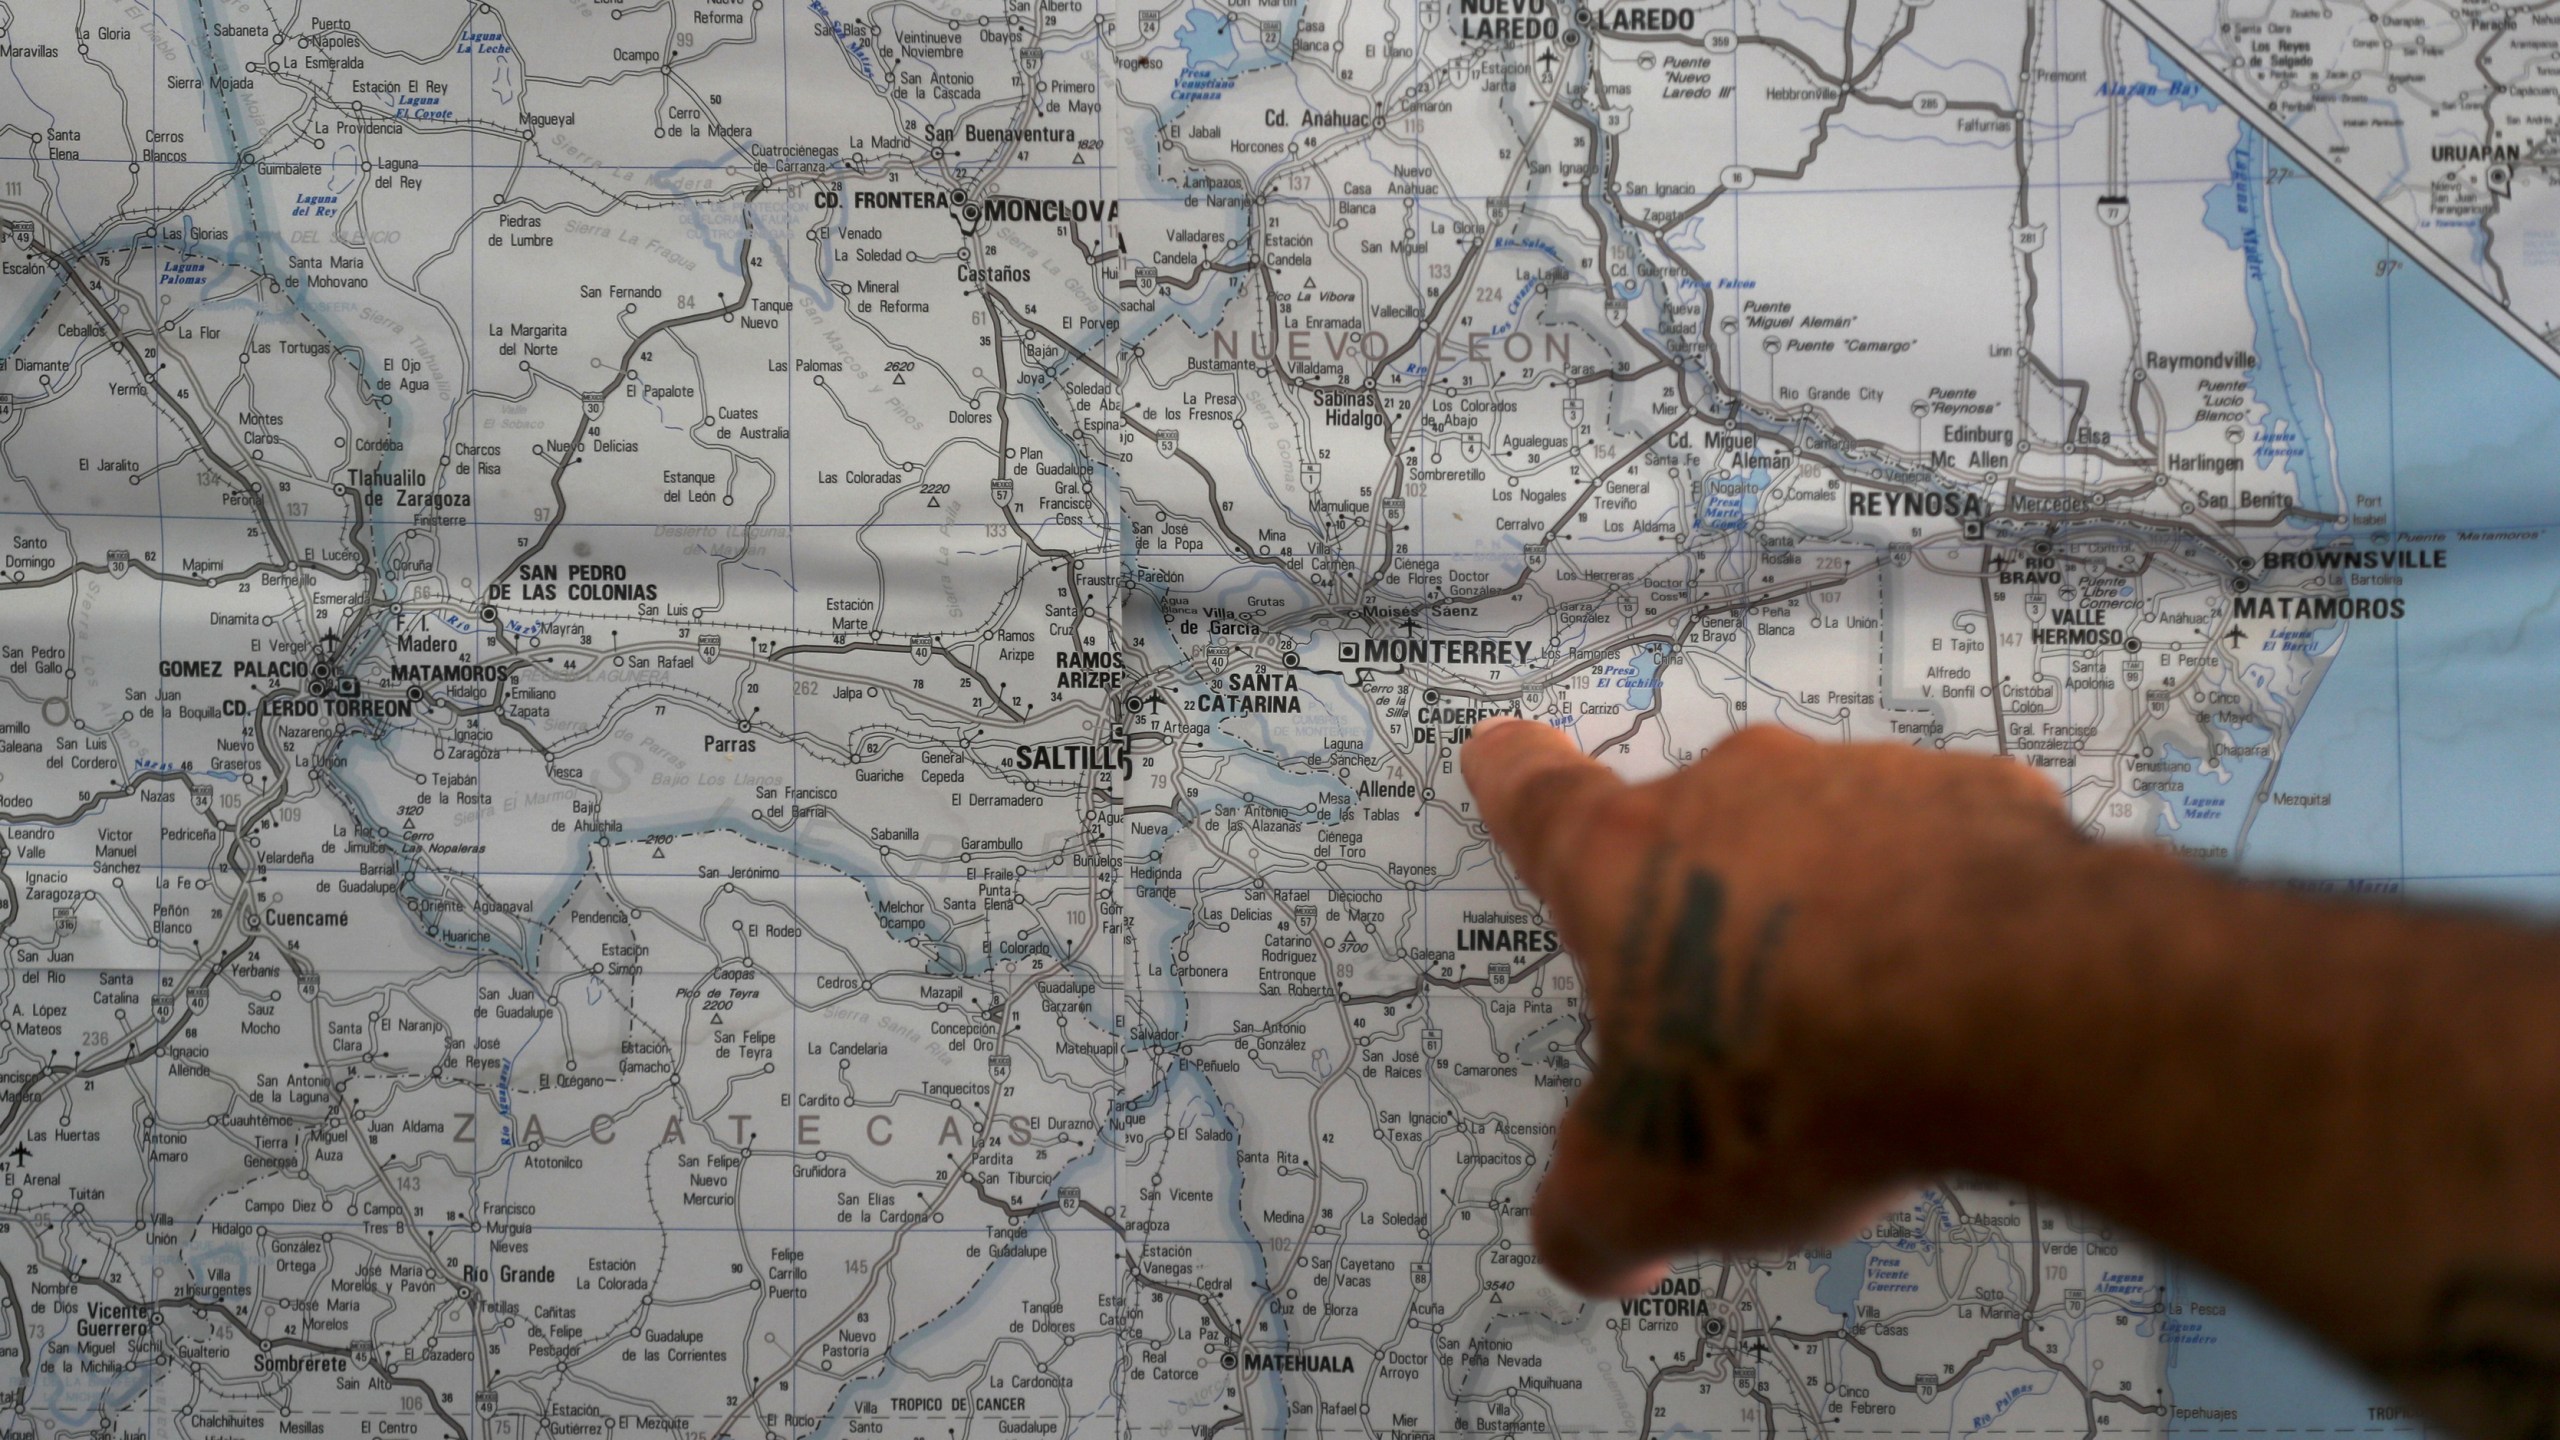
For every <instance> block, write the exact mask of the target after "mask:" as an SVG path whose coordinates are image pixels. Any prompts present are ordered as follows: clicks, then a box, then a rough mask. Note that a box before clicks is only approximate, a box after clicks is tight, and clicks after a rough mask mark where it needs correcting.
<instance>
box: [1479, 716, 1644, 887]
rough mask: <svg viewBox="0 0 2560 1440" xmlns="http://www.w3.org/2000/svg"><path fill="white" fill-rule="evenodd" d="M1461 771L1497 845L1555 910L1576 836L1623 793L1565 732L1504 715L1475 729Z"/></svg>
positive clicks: (1617, 781)
mask: <svg viewBox="0 0 2560 1440" xmlns="http://www.w3.org/2000/svg"><path fill="white" fill-rule="evenodd" d="M1458 771H1459V773H1460V774H1462V775H1464V776H1465V777H1466V781H1467V789H1468V790H1469V791H1471V792H1473V793H1474V795H1475V798H1476V813H1478V814H1480V815H1482V816H1483V817H1484V823H1485V826H1486V828H1488V829H1490V830H1491V831H1492V832H1493V843H1494V844H1496V845H1498V846H1500V847H1502V852H1503V853H1504V854H1505V855H1508V856H1510V857H1511V863H1512V865H1513V867H1514V868H1515V869H1517V870H1518V871H1519V872H1520V878H1521V879H1523V880H1526V881H1527V882H1529V888H1530V889H1532V890H1535V891H1537V892H1538V893H1539V894H1540V895H1541V896H1544V897H1545V898H1546V899H1547V900H1548V901H1549V902H1550V903H1552V902H1554V901H1555V900H1556V899H1557V898H1558V897H1557V896H1556V894H1555V891H1554V886H1555V882H1556V881H1557V880H1558V879H1559V878H1560V876H1559V874H1558V864H1559V861H1560V860H1561V859H1562V858H1563V857H1564V856H1566V855H1569V854H1571V853H1572V851H1573V848H1574V847H1573V846H1572V845H1571V844H1570V843H1568V842H1569V841H1570V840H1571V838H1572V836H1573V834H1574V833H1575V832H1577V831H1579V830H1580V829H1581V828H1582V822H1583V821H1585V820H1586V819H1587V818H1588V817H1589V815H1590V814H1591V811H1592V809H1593V808H1594V807H1595V806H1596V805H1597V804H1598V802H1600V801H1601V800H1603V799H1606V798H1607V797H1609V796H1611V795H1614V794H1616V793H1618V792H1619V791H1622V790H1624V789H1625V788H1626V782H1625V781H1623V780H1620V779H1619V778H1618V777H1617V776H1615V775H1613V774H1611V773H1609V770H1608V767H1606V766H1604V765H1602V764H1601V763H1600V762H1599V761H1597V760H1594V759H1592V758H1591V757H1589V756H1587V755H1585V754H1583V753H1582V748H1581V747H1580V746H1578V745H1576V744H1574V743H1573V740H1572V739H1571V737H1569V736H1567V735H1566V734H1565V733H1564V732H1563V731H1561V730H1557V729H1555V728H1554V727H1553V726H1549V725H1541V724H1538V723H1536V722H1534V721H1528V720H1522V719H1520V718H1518V717H1516V716H1507V715H1506V716H1500V717H1497V718H1495V719H1493V720H1488V721H1486V722H1484V723H1483V724H1481V725H1478V726H1477V727H1476V731H1475V734H1473V735H1472V736H1470V737H1468V740H1467V743H1466V744H1465V746H1463V747H1462V748H1460V750H1459V751H1458Z"/></svg>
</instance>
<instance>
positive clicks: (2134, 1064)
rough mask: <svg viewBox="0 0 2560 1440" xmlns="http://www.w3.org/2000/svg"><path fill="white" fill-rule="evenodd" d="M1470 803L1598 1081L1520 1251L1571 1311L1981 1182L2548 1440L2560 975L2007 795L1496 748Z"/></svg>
mask: <svg viewBox="0 0 2560 1440" xmlns="http://www.w3.org/2000/svg"><path fill="white" fill-rule="evenodd" d="M1460 764H1461V768H1462V769H1463V770H1464V772H1465V775H1466V779H1467V783H1468V787H1469V789H1470V791H1471V792H1472V794H1473V798H1474V803H1475V805H1476V807H1477V810H1478V813H1479V815H1480V816H1481V818H1482V819H1483V821H1484V822H1485V824H1486V826H1487V827H1488V828H1489V830H1490V831H1491V834H1492V837H1493V839H1494V841H1495V843H1496V844H1497V845H1499V846H1500V847H1501V849H1502V851H1503V852H1504V854H1505V855H1506V856H1507V857H1508V859H1509V860H1510V862H1511V864H1512V866H1513V867H1514V869H1515V871H1516V873H1517V874H1518V875H1519V876H1520V878H1521V879H1522V881H1523V882H1524V883H1526V884H1527V885H1528V886H1529V887H1530V888H1531V889H1532V890H1534V891H1536V892H1537V894H1538V895H1539V896H1540V897H1541V898H1543V899H1544V900H1545V901H1546V903H1547V905H1548V908H1549V910H1550V912H1551V913H1552V914H1553V916H1554V918H1555V922H1556V926H1557V929H1558V932H1559V933H1560V935H1561V936H1562V937H1563V939H1564V942H1565V945H1566V947H1567V948H1568V949H1569V950H1570V951H1571V952H1572V954H1573V955H1574V957H1575V960H1576V962H1577V963H1578V964H1579V965H1580V966H1581V968H1582V972H1583V976H1584V980H1585V994H1586V996H1587V997H1588V999H1587V1003H1588V1005H1589V1018H1590V1023H1591V1025H1592V1027H1593V1030H1594V1032H1595V1034H1596V1039H1597V1042H1598V1046H1597V1053H1598V1059H1597V1063H1596V1065H1595V1068H1594V1069H1593V1071H1592V1073H1591V1075H1590V1077H1589V1078H1588V1080H1587V1081H1586V1082H1585V1083H1584V1085H1583V1087H1582V1089H1581V1091H1580V1092H1579V1093H1578V1094H1577V1095H1576V1096H1575V1097H1574V1099H1573V1102H1572V1105H1571V1107H1570V1108H1569V1109H1568V1111H1567V1113H1566V1115H1565V1118H1564V1121H1563V1124H1562V1125H1561V1127H1560V1128H1559V1130H1558V1133H1557V1138H1556V1148H1555V1157H1554V1162H1553V1165H1552V1167H1551V1168H1550V1170H1549V1171H1548V1174H1547V1177H1546V1180H1545V1182H1544V1184H1543V1186H1542V1187H1541V1189H1540V1190H1539V1192H1538V1196H1537V1200H1536V1205H1535V1209H1534V1212H1533V1215H1532V1222H1533V1233H1534V1235H1535V1238H1536V1241H1537V1245H1538V1251H1539V1254H1540V1257H1541V1258H1542V1259H1543V1260H1544V1261H1545V1263H1546V1264H1547V1266H1548V1268H1549V1269H1550V1270H1551V1271H1553V1272H1554V1273H1555V1275H1556V1276H1557V1277H1558V1278H1559V1279H1561V1280H1562V1281H1564V1282H1565V1283H1566V1284H1567V1285H1570V1286H1572V1287H1573V1288H1575V1289H1576V1290H1579V1291H1582V1292H1584V1293H1586V1294H1593V1295H1623V1294H1629V1293H1634V1292H1638V1291H1642V1290H1644V1289H1647V1288H1649V1287H1650V1286H1651V1285H1653V1284H1654V1283H1655V1282H1656V1281H1657V1280H1659V1279H1660V1277H1661V1276H1662V1274H1663V1272H1664V1270H1665V1268H1666V1266H1667V1264H1668V1262H1669V1261H1670V1260H1671V1259H1673V1258H1675V1257H1677V1256H1680V1255H1683V1254H1688V1253H1692V1252H1695V1251H1699V1250H1720V1251H1727V1252H1739V1251H1752V1250H1762V1249H1768V1248H1775V1247H1782V1246H1788V1245H1795V1244H1802V1243H1806V1242H1811V1241H1819V1240H1824V1239H1831V1238H1838V1237H1841V1236H1844V1235H1849V1234H1854V1233H1856V1231H1857V1230H1858V1229H1860V1228H1861V1227H1862V1226H1863V1225H1864V1224H1865V1223H1866V1221H1867V1220H1868V1219H1869V1218H1871V1217H1872V1216H1873V1215H1875V1214H1876V1213H1877V1212H1878V1211H1879V1210H1881V1209H1883V1208H1885V1207H1887V1206H1888V1205H1890V1204H1891V1203H1892V1202H1893V1201H1894V1199H1895V1198H1896V1197H1898V1196H1900V1195H1901V1194H1903V1193H1905V1192H1906V1191H1907V1190H1908V1189H1909V1188H1910V1186H1911V1185H1912V1184H1913V1183H1915V1182H1916V1181H1917V1180H1919V1179H1921V1178H1922V1177H1926V1176H1930V1175H1935V1174H1940V1173H1944V1172H1947V1171H1962V1172H1969V1173H1976V1174H1984V1175H1995V1176H2001V1177H2005V1178H2008V1179H2012V1180H2015V1181H2018V1182H2020V1183H2023V1184H2025V1185H2027V1186H2030V1187H2033V1188H2035V1189H2038V1190H2041V1191H2045V1192H2047V1193H2050V1194H2053V1195H2056V1196H2059V1197H2061V1198H2063V1199H2066V1200H2069V1201H2071V1202H2074V1203H2076V1204H2079V1205H2082V1206H2084V1207H2086V1208H2089V1209H2091V1210H2095V1211H2098V1212H2100V1213H2103V1214H2106V1215H2108V1216H2110V1217H2112V1218H2114V1219H2116V1220H2118V1221H2120V1222H2122V1223H2124V1224H2127V1225H2129V1226H2131V1227H2133V1228H2135V1229H2137V1230H2139V1231H2141V1232H2143V1233H2145V1234H2148V1235H2149V1236H2151V1237H2152V1238H2153V1239H2155V1240H2157V1241H2158V1242H2160V1243H2162V1244H2164V1245H2167V1246H2169V1247H2171V1248H2173V1249H2176V1250H2179V1251H2182V1252H2184V1253H2185V1254H2187V1255H2190V1256H2192V1257H2194V1258H2195V1259H2197V1260H2199V1261H2202V1262H2203V1263H2205V1264H2207V1265H2209V1266H2211V1267H2213V1268H2214V1269H2216V1270H2219V1271H2220V1272H2222V1273H2223V1274H2225V1275H2227V1276H2229V1277H2231V1278H2232V1279H2234V1280H2237V1281H2239V1282H2240V1283H2241V1284H2243V1285H2245V1286H2247V1287H2249V1288H2250V1289H2252V1290H2253V1291H2255V1292H2256V1293H2257V1294H2259V1295H2260V1296H2262V1297H2264V1298H2265V1299H2266V1300H2268V1301H2269V1302H2270V1303H2272V1304H2274V1305H2275V1306H2277V1307H2279V1308H2281V1309H2283V1310H2285V1311H2287V1312H2289V1313H2290V1314H2292V1315H2293V1316H2294V1318H2296V1319H2297V1320H2298V1321H2300V1322H2301V1323H2302V1324H2303V1325H2304V1326H2305V1327H2306V1328H2308V1329H2310V1330H2312V1331H2314V1332H2315V1333H2317V1334H2319V1335H2321V1336H2323V1337H2325V1338H2326V1339H2327V1340H2328V1341H2330V1342H2331V1343H2332V1344H2334V1345H2335V1346H2337V1347H2338V1348H2339V1349H2340V1350H2341V1351H2342V1352H2343V1353H2345V1354H2346V1355H2348V1356H2350V1357H2352V1358H2353V1359H2355V1360H2356V1361H2357V1362H2359V1363H2360V1364H2362V1365H2363V1366H2365V1367H2366V1368H2367V1369H2369V1370H2370V1371H2372V1372H2373V1373H2374V1374H2375V1375H2377V1376H2378V1377H2380V1378H2381V1379H2383V1380H2384V1381H2385V1382H2386V1383H2389V1384H2391V1385H2393V1386H2395V1387H2396V1388H2398V1389H2399V1390H2401V1391H2402V1393H2404V1394H2405V1395H2406V1396H2407V1397H2408V1398H2409V1399H2410V1400H2412V1401H2413V1402H2415V1403H2417V1404H2419V1405H2420V1406H2422V1407H2424V1408H2426V1409H2428V1410H2429V1411H2430V1412H2431V1413H2433V1414H2434V1415H2435V1416H2437V1417H2438V1418H2440V1419H2442V1420H2444V1421H2446V1422H2448V1423H2450V1424H2452V1425H2454V1426H2455V1427H2456V1428H2459V1429H2461V1430H2464V1431H2466V1432H2468V1433H2470V1434H2473V1435H2479V1436H2526V1435H2532V1436H2550V1435H2553V1434H2555V1433H2560V939H2555V937H2554V936H2552V935H2551V934H2550V933H2548V932H2545V931H2542V930H2538V929H2535V928H2532V927H2529V926H2525V925H2521V924H2516V923H2512V922H2508V921H2504V920H2500V919H2497V918H2494V917H2489V916H2483V915H2472V914H2463V913H2454V912H2445V911H2431V910H2426V909H2421V908H2416V907H2408V906H2400V905H2390V904H2382V903H2375V902H2369V901H2342V900H2337V899H2331V898H2325V897H2315V896H2311V895H2307V894H2302V893H2298V892H2294V891H2288V890H2285V889H2280V888H2276V887H2273V886H2268V885H2262V884H2253V883H2247V882H2243V881H2239V880H2236V879H2233V878H2231V877H2228V876H2224V875H2219V874H2215V873H2212V872H2208V871H2204V870H2201V869H2198V868H2196V867H2193V866H2191V865H2188V864H2186V863H2184V862H2182V861H2180V860H2178V859H2177V858H2176V857H2174V856H2172V855H2170V854H2168V853H2167V852H2165V851H2163V850H2160V849H2156V848H2153V847H2148V846H2133V845H2120V844H2103V843H2097V842H2093V841H2090V840H2088V839H2086V838H2084V837H2083V836H2081V835H2080V833H2079V832H2078V830H2077V829H2076V828H2075V827H2074V826H2073V824H2072V823H2071V821H2070V818H2069V816H2068V814H2067V813H2066V811H2065V809H2064V807H2063V803H2062V798H2061V796H2060V795H2059V793H2057V792H2056V791H2055V790H2054V788H2053V787H2052V786H2051V785H2050V784H2048V783H2047V782H2046V781H2045V780H2044V779H2043V778H2042V777H2040V776H2038V775H2037V774H2036V773H2035V772H2033V771H2031V770H2029V769H2027V768H2026V767H2024V766H2021V765H2017V764H2014V763H2012V762H2010V761H2007V760H2003V759H2000V758H1997V757H1993V756H1982V755H1954V754H1946V753H1941V752H1936V751H1920V750H1914V749H1911V748H1908V747H1903V746H1891V745H1833V744H1823V743H1817V742H1815V741H1811V740H1807V739H1805V738H1803V737H1800V736H1797V735H1794V734H1792V733H1789V732H1787V731H1785V730H1782V729H1778V728H1776V727H1760V728H1754V729H1748V730H1743V731H1740V732H1738V733H1736V734H1735V735H1733V736H1732V737H1730V738H1728V739H1727V740H1725V741H1724V742H1723V743H1722V744H1720V745H1718V746H1716V747H1715V748H1714V749H1713V750H1711V751H1709V752H1708V753H1707V754H1706V755H1705V756H1703V757H1702V758H1700V759H1699V760H1698V761H1697V762H1696V763H1694V764H1692V765H1690V766H1688V767H1687V768H1685V769H1682V770H1680V771H1678V772H1675V773H1674V774H1671V775H1668V776H1665V777H1663V778H1661V779H1659V780H1655V781H1651V782H1649V783H1644V784H1630V783H1627V782H1625V781H1622V780H1620V779H1619V778H1617V777H1616V776H1615V775H1614V774H1612V773H1611V772H1610V771H1608V770H1607V769H1605V768H1604V767H1602V766H1601V765H1599V764H1598V763H1597V762H1595V761H1593V760H1591V759H1590V758H1588V757H1586V756H1584V755H1583V754H1582V753H1581V752H1580V751H1579V750H1578V749H1577V748H1576V747H1575V746H1574V745H1573V743H1572V741H1571V740H1570V739H1568V738H1567V737H1566V736H1565V735H1564V734H1563V733H1562V732H1560V731H1558V730H1555V729H1553V728H1551V727H1548V726H1545V725H1541V724H1537V723H1534V722H1529V721H1520V720H1510V721H1498V722H1493V723H1489V724H1487V725H1485V726H1482V727H1479V729H1478V731H1477V733H1476V734H1475V736H1474V737H1473V738H1471V739H1470V740H1469V741H1468V743H1467V745H1466V747H1465V749H1464V750H1463V751H1462V752H1461V755H1460ZM1915 1117H1927V1118H1926V1120H1925V1122H1916V1121H1915Z"/></svg>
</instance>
